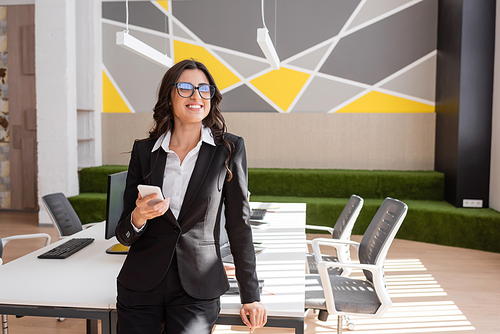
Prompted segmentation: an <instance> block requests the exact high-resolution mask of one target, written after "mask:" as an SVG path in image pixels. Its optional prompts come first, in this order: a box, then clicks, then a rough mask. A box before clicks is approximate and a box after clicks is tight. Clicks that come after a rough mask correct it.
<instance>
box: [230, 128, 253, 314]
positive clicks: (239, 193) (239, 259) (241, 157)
mask: <svg viewBox="0 0 500 334" xmlns="http://www.w3.org/2000/svg"><path fill="white" fill-rule="evenodd" d="M237 138H238V139H237V140H236V141H235V142H234V147H235V148H234V151H233V153H232V156H231V159H230V164H229V168H230V170H231V172H232V173H233V177H232V179H231V180H230V181H227V180H226V181H225V186H224V190H225V196H224V197H225V199H224V201H225V206H226V211H225V214H226V229H227V232H228V236H229V243H230V245H231V253H232V254H233V258H234V265H235V267H236V279H237V280H238V285H239V289H240V299H241V303H242V304H245V303H251V302H254V301H260V294H259V282H258V279H257V273H256V271H255V267H256V263H255V251H254V247H253V241H252V229H251V226H250V224H249V222H248V220H249V216H250V204H249V203H248V172H247V160H246V151H245V144H244V140H243V138H241V137H237Z"/></svg>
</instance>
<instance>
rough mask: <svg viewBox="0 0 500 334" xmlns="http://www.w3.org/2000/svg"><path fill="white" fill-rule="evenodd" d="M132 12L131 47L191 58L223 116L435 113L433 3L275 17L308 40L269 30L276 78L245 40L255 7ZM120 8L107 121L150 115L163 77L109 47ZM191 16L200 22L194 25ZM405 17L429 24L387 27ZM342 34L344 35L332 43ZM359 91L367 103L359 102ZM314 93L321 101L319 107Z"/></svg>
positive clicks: (109, 5) (156, 2) (165, 5)
mask: <svg viewBox="0 0 500 334" xmlns="http://www.w3.org/2000/svg"><path fill="white" fill-rule="evenodd" d="M134 2H136V3H135V4H134V6H135V7H134V8H135V9H133V10H132V12H131V17H132V16H133V21H134V23H133V24H132V25H131V27H130V29H131V30H132V35H134V34H137V36H138V37H137V38H139V37H140V38H139V39H141V40H143V41H144V42H146V43H147V44H150V45H155V48H157V49H158V50H160V49H161V50H162V52H165V53H167V54H168V55H169V56H170V57H172V58H173V59H174V62H175V63H177V62H179V61H181V60H184V59H190V58H193V59H195V60H198V61H200V62H202V63H204V64H205V65H206V66H207V68H208V69H209V70H210V72H211V74H212V75H213V77H214V79H215V81H216V84H217V86H218V88H219V90H221V91H223V93H224V97H225V104H224V108H225V109H226V110H231V111H232V112H249V111H250V112H251V111H255V112H280V113H281V112H285V113H293V112H311V113H313V112H314V113H336V112H338V113H432V112H435V106H434V104H435V102H434V101H435V94H434V91H435V89H434V88H435V73H436V66H435V63H436V58H437V51H436V50H435V46H434V44H435V41H434V40H435V32H433V31H432V29H427V28H425V26H426V24H427V25H429V24H430V25H434V24H436V23H437V21H436V16H435V13H436V8H435V6H434V5H432V3H433V2H435V1H434V0H421V1H409V0H407V1H389V0H380V2H382V3H384V5H382V7H381V8H379V10H377V14H376V16H373V15H375V14H374V13H371V12H370V10H371V8H373V7H372V6H377V5H379V6H380V4H378V2H377V1H372V0H370V1H361V2H360V4H359V5H355V4H354V3H358V2H359V1H324V2H322V4H321V6H315V9H314V10H312V9H311V10H312V11H309V10H308V11H305V12H304V11H303V10H304V8H302V7H300V6H298V7H297V8H296V9H290V12H289V13H288V14H281V15H284V16H282V17H286V15H291V13H292V12H293V13H294V14H293V17H296V18H299V20H300V22H301V24H300V26H307V29H308V31H311V32H313V35H312V36H310V38H308V39H300V38H292V36H293V35H294V31H295V30H293V29H292V30H290V29H284V27H281V28H283V29H280V28H277V27H276V26H275V29H274V30H275V31H274V36H273V37H274V38H273V40H274V41H273V42H276V40H279V41H280V43H282V44H280V45H281V47H280V49H279V50H280V52H279V55H280V59H281V69H280V70H276V71H273V70H271V69H270V67H269V64H268V62H267V61H266V59H265V58H264V54H263V53H262V52H261V51H260V50H259V49H258V46H257V42H256V41H255V35H254V33H255V32H252V33H247V32H248V29H249V28H248V26H249V25H248V23H249V22H250V21H249V18H248V17H247V16H248V15H246V16H245V14H244V11H245V10H246V9H248V8H251V7H252V6H253V5H251V6H250V5H247V2H248V1H245V0H233V1H226V2H224V10H223V11H222V12H220V11H217V10H214V9H213V4H212V2H213V1H212V2H211V1H208V2H206V1H173V0H168V1H165V0H163V1H162V0H152V1H142V2H141V1H134ZM285 2H286V3H287V5H285V4H284V3H285ZM288 2H290V3H300V2H301V1H300V0H289V1H284V2H283V4H281V5H277V6H278V7H280V8H281V6H284V7H286V6H289V5H288ZM375 2H377V5H375V4H374V3H375ZM243 4H245V5H244V6H243ZM247 6H248V7H247ZM122 7H123V6H122V5H121V4H119V5H118V4H116V0H104V1H103V2H102V15H103V17H102V18H103V26H102V29H103V30H102V31H103V64H104V68H105V69H106V67H107V68H109V70H110V72H108V71H107V70H106V73H107V76H106V75H103V82H104V86H105V88H104V112H151V105H154V103H155V101H154V97H153V94H144V92H145V91H146V90H148V91H151V92H153V91H154V90H156V88H157V87H156V85H157V82H158V80H159V75H157V74H158V73H159V72H162V73H164V71H165V69H164V68H158V69H157V70H156V69H154V68H153V67H154V66H155V65H151V64H148V65H146V64H145V62H148V60H147V59H146V58H132V57H133V56H129V55H128V54H127V55H126V57H127V61H126V60H124V59H125V58H124V57H122V54H123V52H124V51H123V49H122V48H121V47H119V46H116V42H115V36H116V32H117V31H121V30H122V29H123V27H124V25H125V24H126V21H125V20H124V18H123V15H121V14H120V15H117V8H120V10H121V8H122ZM278 7H276V8H278ZM292 7H293V6H291V7H290V8H292ZM252 8H253V7H252ZM276 8H275V9H276ZM193 11H198V12H201V13H202V14H200V15H198V14H196V15H195V14H193ZM323 12H328V13H332V14H334V17H335V19H334V21H335V20H337V21H338V22H351V20H349V21H348V20H347V19H348V18H349V17H351V16H352V18H353V19H354V21H352V22H351V23H349V24H347V23H345V24H346V25H345V26H342V25H341V24H340V25H338V26H337V25H336V24H334V25H332V24H330V22H327V21H325V20H318V15H320V14H323ZM282 13H283V12H282ZM239 15H243V16H239ZM235 17H237V18H238V19H234V18H235ZM404 17H419V18H421V19H424V21H425V22H426V23H425V24H424V23H422V22H424V21H421V20H420V21H418V20H411V21H408V20H404V19H393V18H404ZM275 19H276V18H275ZM367 20H368V21H367ZM274 23H275V25H276V24H278V23H277V22H274ZM306 23H307V24H306ZM279 24H282V23H279ZM360 24H363V25H365V26H363V31H365V32H369V36H370V37H367V36H368V35H366V34H361V33H360V34H358V33H355V32H356V31H357V30H358V29H359V27H360V26H359V25H360ZM380 27H382V28H380ZM252 29H253V28H252ZM339 29H340V30H339ZM340 31H344V32H346V33H345V34H340V35H339V33H340ZM416 31H419V33H421V34H422V36H421V37H422V38H419V39H418V40H415V41H413V40H412V39H411V36H413V35H414V33H415V32H416ZM335 36H336V38H334V37H335ZM419 36H420V35H419ZM403 37H404V38H403ZM367 38H369V39H373V40H377V39H380V40H382V41H387V45H385V44H384V43H382V44H384V45H380V43H367ZM392 40H394V43H392V42H390V41H392ZM104 41H105V42H104ZM0 44H2V43H1V40H0ZM407 45H411V48H410V49H411V51H409V52H405V53H401V52H399V50H400V49H401V48H404V47H406V46H407ZM0 47H1V45H0ZM351 54H352V55H353V56H352V57H351V56H350V55H351ZM372 54H387V55H391V58H390V59H391V60H388V58H387V57H372V56H371V55H372ZM354 55H355V56H354ZM116 59H121V61H120V62H116ZM132 59H134V60H133V61H132ZM107 63H109V64H110V65H109V66H108V65H107ZM132 67H133V68H132ZM129 69H133V70H129ZM142 69H144V70H142ZM118 73H119V74H118ZM115 80H116V81H115ZM136 82H141V83H144V84H143V85H142V87H141V89H136V88H135V87H134V84H135V83H136ZM382 83H383V84H382ZM365 91H369V93H363V92H365ZM380 91H383V92H384V93H381V92H380ZM317 92H322V93H325V94H324V96H321V98H318V96H317ZM363 94H364V95H363ZM355 99H357V100H355ZM132 102H133V103H132ZM242 102H244V103H242Z"/></svg>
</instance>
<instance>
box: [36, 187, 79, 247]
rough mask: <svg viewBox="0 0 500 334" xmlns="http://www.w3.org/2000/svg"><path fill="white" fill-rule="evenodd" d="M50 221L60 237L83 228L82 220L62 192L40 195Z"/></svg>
mask: <svg viewBox="0 0 500 334" xmlns="http://www.w3.org/2000/svg"><path fill="white" fill-rule="evenodd" d="M42 202H43V204H44V205H45V208H46V209H47V211H48V213H49V215H50V218H51V219H52V222H53V223H54V225H55V226H56V228H57V230H58V231H59V235H60V236H61V237H65V236H68V235H72V234H74V233H76V232H79V231H81V230H82V229H83V227H82V222H81V221H80V218H78V215H77V214H76V212H75V209H73V206H71V203H70V202H69V201H68V199H67V198H66V196H64V194H63V193H54V194H49V195H45V196H43V197H42Z"/></svg>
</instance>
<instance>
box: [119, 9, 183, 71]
mask: <svg viewBox="0 0 500 334" xmlns="http://www.w3.org/2000/svg"><path fill="white" fill-rule="evenodd" d="M125 6H126V15H127V17H126V23H125V26H126V30H125V31H118V32H116V45H120V46H122V47H124V48H125V49H127V50H130V51H132V52H134V53H136V54H138V55H139V56H142V57H144V58H146V59H148V60H151V61H152V62H154V63H156V64H158V65H160V66H163V67H166V68H170V67H172V65H173V64H174V62H173V60H172V58H170V57H169V56H167V55H166V54H163V53H161V52H160V51H158V50H156V49H155V48H153V47H151V46H149V45H147V44H146V43H144V42H143V41H141V40H139V39H137V38H135V37H134V36H132V35H130V34H129V30H128V0H127V1H126V2H125Z"/></svg>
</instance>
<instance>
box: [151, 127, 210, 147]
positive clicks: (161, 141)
mask: <svg viewBox="0 0 500 334" xmlns="http://www.w3.org/2000/svg"><path fill="white" fill-rule="evenodd" d="M171 136H172V132H171V131H167V132H165V133H164V134H162V135H161V136H160V138H158V139H157V140H156V143H155V145H154V146H153V149H152V150H151V152H154V151H156V150H157V149H159V148H160V147H162V148H163V150H164V151H165V152H168V150H169V145H170V137H171ZM201 141H202V142H205V143H207V144H210V145H212V146H215V141H214V138H213V137H212V130H210V128H206V127H205V126H203V125H202V126H201Z"/></svg>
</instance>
